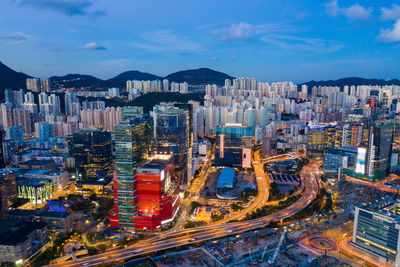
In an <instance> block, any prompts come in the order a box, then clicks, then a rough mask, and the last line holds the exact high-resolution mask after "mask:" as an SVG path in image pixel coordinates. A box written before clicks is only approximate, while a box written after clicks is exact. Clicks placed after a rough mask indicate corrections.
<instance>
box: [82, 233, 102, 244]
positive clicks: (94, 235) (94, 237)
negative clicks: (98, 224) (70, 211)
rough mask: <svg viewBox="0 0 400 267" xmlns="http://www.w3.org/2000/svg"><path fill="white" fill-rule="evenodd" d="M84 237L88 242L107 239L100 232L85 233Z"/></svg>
mask: <svg viewBox="0 0 400 267" xmlns="http://www.w3.org/2000/svg"><path fill="white" fill-rule="evenodd" d="M86 238H87V240H88V241H89V242H90V243H95V242H101V241H105V240H107V238H106V236H105V235H104V234H100V233H88V234H87V235H86Z"/></svg>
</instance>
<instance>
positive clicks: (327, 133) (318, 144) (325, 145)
mask: <svg viewBox="0 0 400 267" xmlns="http://www.w3.org/2000/svg"><path fill="white" fill-rule="evenodd" d="M307 130H308V133H307V157H309V158H322V156H323V154H324V151H326V150H328V149H332V148H334V146H335V138H336V127H335V126H332V125H317V126H308V127H307Z"/></svg>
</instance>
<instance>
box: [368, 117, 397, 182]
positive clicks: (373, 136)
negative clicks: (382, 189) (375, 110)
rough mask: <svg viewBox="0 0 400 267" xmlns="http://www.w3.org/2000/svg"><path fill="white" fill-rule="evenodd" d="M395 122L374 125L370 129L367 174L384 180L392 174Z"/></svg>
mask: <svg viewBox="0 0 400 267" xmlns="http://www.w3.org/2000/svg"><path fill="white" fill-rule="evenodd" d="M393 131H394V122H392V121H388V122H385V123H374V124H372V125H371V126H370V128H369V138H368V146H367V155H366V162H365V174H366V175H367V176H374V178H375V179H382V178H384V177H385V176H386V175H388V174H389V172H390V159H391V158H392V146H393Z"/></svg>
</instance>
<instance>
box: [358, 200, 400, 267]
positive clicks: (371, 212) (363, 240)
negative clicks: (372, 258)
mask: <svg viewBox="0 0 400 267" xmlns="http://www.w3.org/2000/svg"><path fill="white" fill-rule="evenodd" d="M399 215H400V203H399V202H393V201H392V200H391V199H389V200H383V201H379V202H376V203H372V204H369V205H364V206H362V207H356V209H355V214H354V229H353V239H352V241H351V243H352V244H353V245H355V246H356V247H359V248H361V249H363V250H366V251H367V252H369V253H371V254H374V255H376V256H378V257H379V259H380V260H381V262H382V263H385V262H387V261H389V262H390V263H392V264H393V265H395V266H399V265H400V253H399V248H400V235H399V233H400V231H399V230H400V217H399Z"/></svg>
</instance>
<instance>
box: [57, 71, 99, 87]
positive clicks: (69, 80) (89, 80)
mask: <svg viewBox="0 0 400 267" xmlns="http://www.w3.org/2000/svg"><path fill="white" fill-rule="evenodd" d="M49 80H50V81H51V82H52V84H53V85H55V86H56V87H65V88H71V87H78V88H80V87H98V86H101V83H102V82H103V81H102V80H101V79H99V78H96V77H94V76H91V75H83V74H67V75H64V76H52V77H50V78H49Z"/></svg>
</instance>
